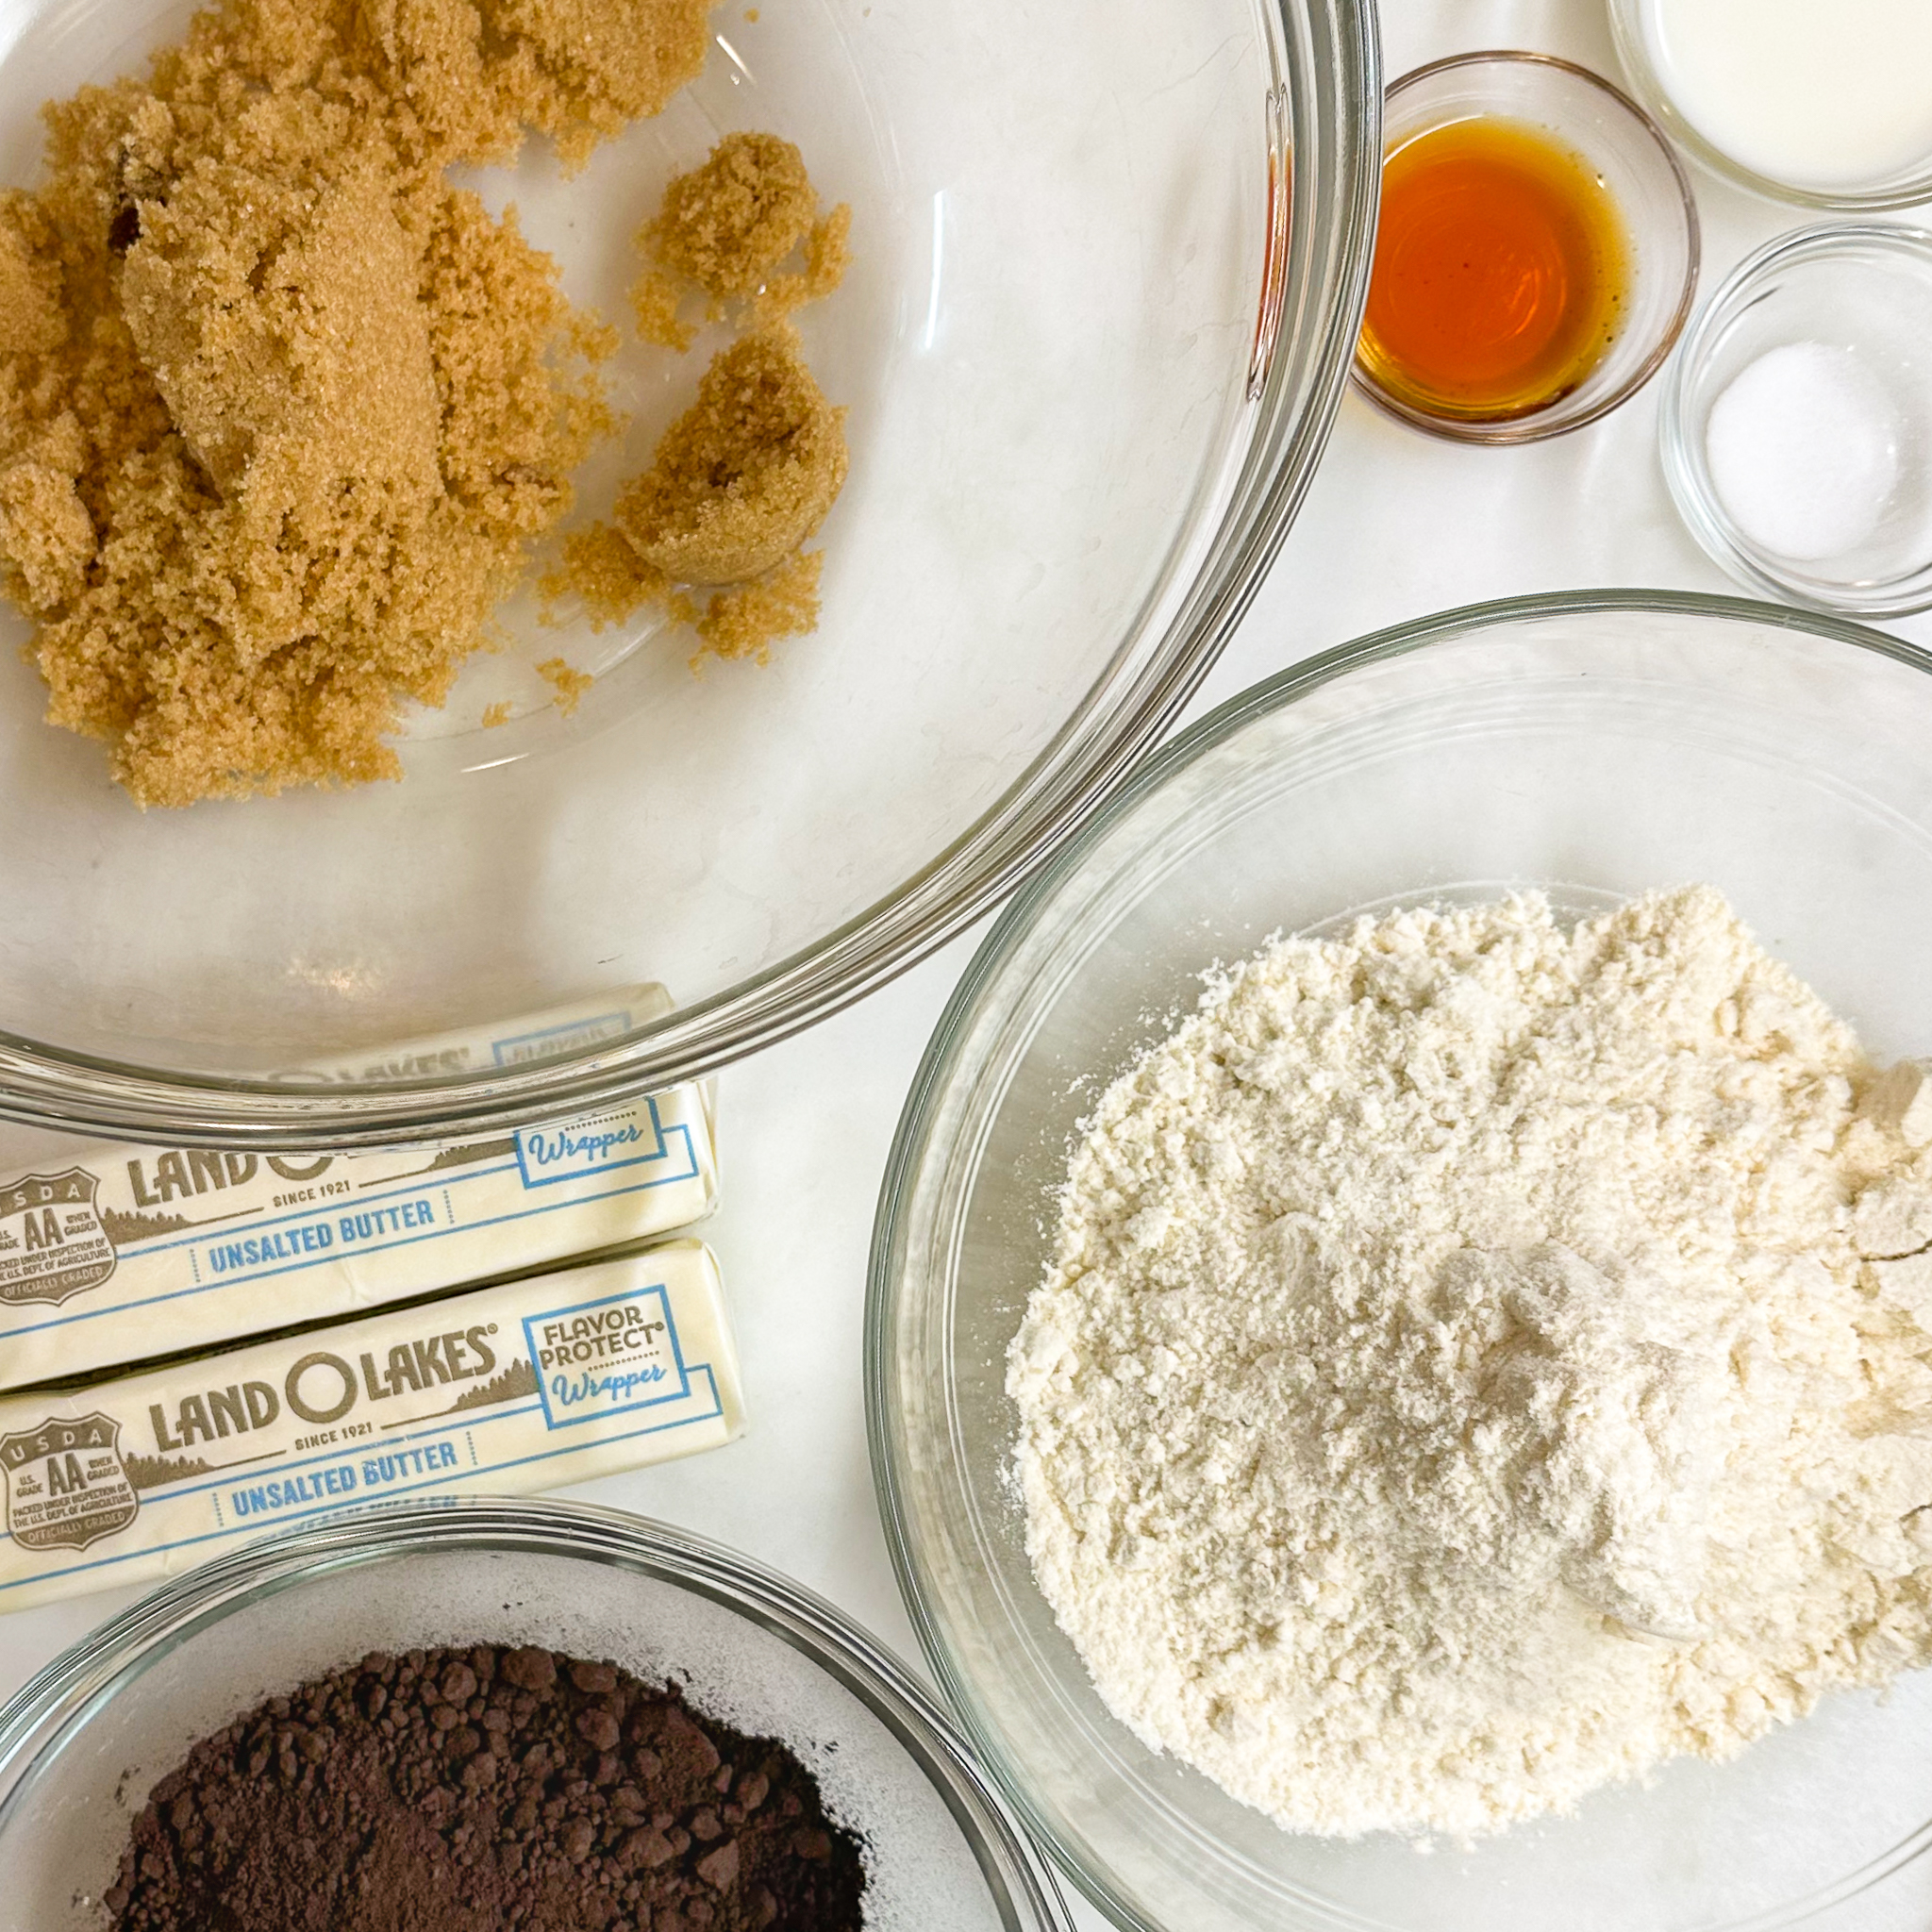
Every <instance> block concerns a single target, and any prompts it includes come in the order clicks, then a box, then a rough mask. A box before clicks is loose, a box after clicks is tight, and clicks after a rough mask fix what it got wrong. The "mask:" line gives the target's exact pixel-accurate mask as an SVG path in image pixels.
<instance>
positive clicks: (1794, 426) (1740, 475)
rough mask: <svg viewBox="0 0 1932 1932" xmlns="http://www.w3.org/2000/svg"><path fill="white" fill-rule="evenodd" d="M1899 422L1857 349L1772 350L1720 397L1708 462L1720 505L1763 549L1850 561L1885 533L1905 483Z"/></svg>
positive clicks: (1792, 345) (1813, 345)
mask: <svg viewBox="0 0 1932 1932" xmlns="http://www.w3.org/2000/svg"><path fill="white" fill-rule="evenodd" d="M1899 430H1900V424H1899V417H1898V411H1897V410H1896V408H1893V406H1892V403H1891V399H1890V397H1889V396H1888V395H1887V394H1886V392H1885V389H1884V386H1883V385H1882V384H1881V383H1880V382H1879V381H1878V379H1877V377H1876V376H1874V375H1873V374H1872V372H1871V371H1870V370H1869V369H1868V368H1866V366H1865V365H1864V364H1863V363H1862V362H1861V361H1859V359H1858V358H1857V356H1855V355H1854V354H1853V353H1852V352H1851V351H1850V350H1849V349H1838V348H1833V347H1831V346H1829V345H1828V344H1826V343H1824V342H1787V343H1785V344H1784V345H1783V346H1782V347H1780V348H1776V349H1768V350H1767V351H1766V352H1765V353H1764V354H1763V355H1762V356H1760V357H1758V358H1757V360H1756V361H1755V362H1753V363H1752V364H1751V365H1750V366H1749V367H1748V368H1747V369H1745V370H1744V371H1743V373H1742V374H1741V375H1739V376H1737V377H1736V378H1735V379H1734V380H1733V381H1732V383H1731V385H1730V387H1729V388H1728V389H1726V390H1725V391H1724V393H1723V394H1722V395H1721V396H1719V397H1718V399H1717V401H1716V402H1714V403H1713V404H1712V405H1711V407H1710V415H1709V417H1708V419H1707V422H1706V424H1705V430H1704V446H1705V456H1706V458H1707V462H1708V463H1709V466H1710V480H1711V483H1712V485H1713V486H1714V488H1715V489H1716V491H1717V494H1718V500H1719V501H1720V502H1721V503H1722V504H1723V505H1724V508H1725V510H1726V511H1727V512H1728V513H1729V515H1730V518H1731V521H1732V522H1733V523H1734V524H1736V525H1737V526H1738V528H1739V529H1740V531H1741V532H1742V533H1743V535H1744V536H1745V537H1747V538H1748V539H1749V540H1750V541H1752V542H1753V543H1755V544H1757V546H1758V547H1759V548H1760V549H1763V550H1767V551H1772V552H1774V553H1775V554H1776V555H1778V556H1780V557H1788V558H1792V559H1793V560H1794V561H1797V562H1810V561H1814V560H1816V559H1817V558H1826V557H1840V556H1842V555H1843V554H1844V553H1845V552H1846V551H1848V550H1851V549H1854V548H1856V547H1857V545H1858V544H1859V543H1861V542H1863V541H1864V540H1865V539H1866V538H1867V537H1869V536H1870V535H1871V534H1872V532H1873V531H1874V529H1876V528H1877V526H1878V521H1879V519H1880V518H1881V517H1882V516H1883V515H1884V514H1885V509H1886V506H1887V504H1888V503H1890V500H1891V493H1892V491H1893V490H1894V488H1895V487H1896V486H1897V483H1898V477H1899Z"/></svg>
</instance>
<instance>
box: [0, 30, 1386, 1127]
mask: <svg viewBox="0 0 1932 1932" xmlns="http://www.w3.org/2000/svg"><path fill="white" fill-rule="evenodd" d="M1255 21H1256V32H1257V41H1258V43H1259V44H1258V45H1257V50H1256V60H1257V67H1258V68H1259V70H1260V72H1259V74H1258V75H1257V78H1260V79H1262V80H1263V81H1264V82H1265V84H1266V88H1267V92H1266V98H1265V102H1264V108H1265V117H1264V118H1265V122H1266V128H1267V140H1266V142H1265V143H1264V144H1263V145H1264V149H1265V152H1264V153H1262V154H1261V155H1260V156H1258V157H1257V159H1258V160H1260V161H1264V162H1265V166H1266V172H1267V184H1268V187H1267V195H1268V221H1267V225H1268V229H1269V232H1268V233H1267V234H1266V235H1265V236H1257V237H1255V238H1253V239H1254V242H1255V244H1256V245H1257V247H1258V248H1260V249H1261V251H1262V255H1263V259H1262V263H1261V271H1260V279H1261V312H1260V315H1259V317H1258V319H1257V326H1256V329H1255V340H1254V346H1253V352H1252V355H1251V358H1250V366H1249V369H1248V374H1247V390H1246V410H1247V424H1246V431H1245V446H1244V447H1243V448H1242V450H1241V456H1240V460H1239V466H1238V469H1237V471H1236V473H1235V475H1234V477H1233V480H1232V483H1231V487H1230V490H1229V492H1228V495H1227V500H1226V502H1225V505H1224V508H1223V509H1222V511H1221V514H1220V517H1219V520H1218V522H1217V524H1216V525H1214V526H1213V527H1212V528H1211V529H1208V528H1204V529H1202V530H1201V531H1199V532H1197V533H1196V534H1197V537H1198V538H1199V539H1200V541H1201V542H1202V545H1203V548H1202V551H1201V555H1200V558H1199V560H1198V561H1197V562H1196V564H1195V565H1194V566H1193V568H1192V571H1191V575H1189V576H1187V577H1186V578H1182V577H1180V576H1176V577H1175V579H1174V582H1173V583H1172V584H1171V585H1170V586H1169V587H1168V588H1169V591H1170V592H1171V599H1172V608H1171V615H1170V617H1169V618H1168V621H1167V622H1166V623H1165V625H1164V626H1157V625H1155V624H1153V623H1150V622H1149V621H1148V620H1147V619H1146V618H1145V616H1144V615H1143V616H1142V617H1140V618H1137V619H1135V620H1134V621H1133V622H1131V623H1130V624H1129V625H1128V626H1127V628H1126V629H1125V631H1124V634H1123V636H1122V638H1121V639H1120V641H1119V642H1118V644H1117V647H1116V652H1115V656H1114V658H1112V659H1111V660H1110V661H1109V663H1108V665H1107V667H1105V669H1104V670H1103V671H1102V672H1101V674H1100V675H1099V676H1098V677H1097V678H1096V679H1095V681H1094V682H1093V683H1092V684H1091V685H1090V686H1089V687H1088V690H1087V691H1086V693H1085V694H1084V696H1083V697H1082V698H1081V700H1080V702H1079V705H1078V707H1077V708H1075V710H1074V712H1073V713H1072V714H1071V715H1070V716H1069V717H1067V718H1066V719H1064V720H1063V721H1062V722H1061V723H1060V724H1059V726H1058V729H1057V730H1056V731H1055V733H1054V735H1053V737H1052V738H1051V739H1050V740H1049V741H1048V742H1047V743H1046V744H1045V745H1044V746H1043V747H1042V748H1041V751H1040V752H1039V753H1038V755H1037V756H1036V757H1035V758H1033V760H1032V761H1031V763H1029V765H1028V766H1027V767H1026V769H1025V770H1024V772H1022V773H1021V774H1018V775H1017V776H1016V777H1015V778H1014V779H1013V781H1012V782H1011V783H1010V784H1009V785H1008V787H1007V789H1006V790H1005V791H1003V792H1002V793H1001V795H1000V796H999V797H998V798H997V799H995V800H994V801H993V803H992V804H991V805H990V806H989V807H988V808H986V809H985V810H984V811H983V812H982V813H980V815H979V816H978V817H977V818H976V819H975V820H974V823H973V824H971V825H969V826H968V827H967V828H966V829H965V830H963V831H962V832H961V833H959V834H958V837H957V838H955V839H954V840H953V841H951V843H950V844H948V845H947V846H946V847H945V848H944V849H943V850H941V852H939V853H937V854H936V855H934V856H933V857H932V858H929V859H928V860H927V862H926V863H925V864H924V866H923V867H922V868H921V869H920V870H919V871H918V872H916V873H914V874H912V875H911V876H910V877H909V878H908V879H906V880H904V881H902V882H901V883H900V884H898V885H897V886H895V887H894V888H893V889H892V890H891V891H889V892H887V893H885V894H884V895H883V896H881V897H880V898H878V899H877V900H875V901H874V903H873V904H872V905H870V906H868V907H867V908H863V909H862V910H861V911H859V912H858V913H856V914H855V915H853V916H852V917H851V918H850V919H848V920H846V921H845V922H844V923H843V924H841V925H839V926H837V927H835V928H833V929H832V930H830V931H828V932H825V933H823V934H821V935H819V936H818V937H817V938H816V939H814V940H813V941H810V942H809V943H808V944H807V945H805V946H803V947H801V948H799V949H798V950H796V951H795V952H793V953H791V955H789V956H787V957H786V958H780V959H777V960H775V961H773V962H771V963H769V964H767V965H766V966H764V967H762V968H761V969H759V970H758V972H756V973H754V974H751V975H750V976H749V977H747V978H745V979H743V980H741V981H738V982H736V983H734V984H732V985H730V986H727V987H725V988H724V989H722V990H721V991H717V992H714V993H711V994H708V995H707V996H706V997H704V998H702V999H697V1000H693V1001H691V1003H690V1004H689V1005H686V1006H683V1007H680V1008H676V1009H675V1011H674V1012H672V1013H671V1014H669V1015H668V1016H666V1017H665V1018H663V1019H661V1020H659V1021H657V1022H655V1023H653V1024H649V1025H646V1026H644V1027H642V1028H640V1029H638V1030H637V1031H635V1032H633V1033H631V1034H628V1035H626V1036H625V1037H623V1038H622V1039H620V1040H618V1041H614V1042H605V1043H602V1044H601V1045H597V1044H593V1045H591V1046H587V1047H585V1048H583V1049H581V1050H580V1051H577V1052H575V1053H573V1054H570V1055H566V1056H560V1057H558V1058H555V1059H550V1060H544V1061H539V1062H535V1063H531V1064H528V1065H526V1066H525V1067H523V1068H521V1069H496V1070H491V1071H488V1072H486V1073H482V1074H458V1075H450V1076H446V1077H443V1078H441V1079H431V1080H423V1081H398V1082H395V1083H393V1084H384V1085H381V1086H374V1085H372V1086H368V1087H359V1088H357V1087H347V1086H342V1085H334V1086H327V1087H319V1086H300V1087H297V1086H282V1085H277V1084H275V1083H272V1082H269V1081H265V1080H258V1079H252V1078H244V1077H241V1076H227V1075H215V1074H187V1073H180V1072H175V1071H172V1070H166V1069H157V1068H152V1067H142V1066H138V1065H133V1064H129V1063H126V1062H124V1061H122V1060H119V1059H116V1058H111V1057H108V1056H104V1055H99V1054H91V1053H85V1052H81V1051H77V1050H70V1049H64V1048H55V1047H50V1046H47V1045H45V1044H43V1043H42V1042H39V1041H34V1040H32V1039H29V1038H27V1037H26V1036H25V1035H22V1034H19V1033H16V1032H10V1031H8V1029H7V1028H6V1027H5V1026H4V1025H0V1117H5V1118H8V1119H11V1120H16V1121H21V1122H25V1123H27V1124H33V1125H37V1126H44V1127H50V1128H54V1129H58V1130H60V1131H63V1132H73V1133H79V1132H85V1133H92V1134H100V1135H105V1136H109V1137H113V1138H118V1139H124V1140H131V1141H150V1142H159V1143H162V1144H166V1145H170V1146H175V1145H179V1146H196V1145H204V1146H208V1145H220V1146H229V1147H246V1146H256V1147H263V1148H270V1149H275V1150H282V1149H287V1150H289V1151H300V1150H315V1149H339V1150H340V1149H349V1148H353V1147H357V1146H370V1145H379V1146H397V1145H404V1144H408V1143H410V1142H422V1141H436V1140H447V1139H454V1138H458V1137H467V1136H469V1135H471V1134H473V1133H477V1132H482V1131H485V1130H489V1129H496V1130H499V1131H501V1130H505V1129H508V1128H513V1127H519V1126H527V1125H529V1124H532V1123H534V1122H536V1121H539V1120H555V1119H558V1118H561V1117H564V1116H568V1115H571V1114H577V1113H587V1112H590V1111H592V1110H593V1109H596V1108H603V1107H608V1106H611V1105H614V1104H618V1103H621V1102H624V1101H628V1100H632V1099H634V1098H635V1097H636V1096H637V1095H639V1094H641V1093H644V1092H649V1091H654V1090H657V1089H661V1088H664V1087H667V1086H671V1085H674V1084H675V1083H677V1082H679V1081H684V1080H690V1079H695V1078H698V1077H701V1076H702V1075H704V1074H708V1073H711V1072H714V1071H715V1070H716V1069H717V1068H719V1067H721V1066H723V1065H724V1064H726V1063H727V1062H729V1061H731V1060H734V1059H737V1058H742V1057H743V1056H745V1055H747V1054H750V1053H753V1052H755V1051H758V1050H759V1049H761V1048H764V1047H767V1046H771V1045H774V1044H775V1043H776V1042H777V1041H781V1040H784V1039H787V1038H789V1037H790V1036H791V1034H793V1033H796V1032H799V1031H802V1030H803V1029H804V1028H806V1027H808V1026H810V1025H812V1024H815V1023H817V1022H818V1021H820V1020H822V1019H824V1018H826V1017H827V1016H829V1015H831V1014H833V1013H835V1012H838V1011H841V1009H842V1008H845V1007H848V1006H850V1005H852V1004H854V1003H855V1002H857V1001H858V1000H859V999H862V998H864V997H865V996H866V995H867V994H868V993H871V992H873V991H876V990H877V989H878V988H879V987H881V986H883V985H885V984H887V983H888V982H889V981H890V980H891V979H892V978H894V977H896V975H897V974H900V973H902V972H904V971H906V970H907V969H908V968H909V967H910V966H912V965H913V964H915V963H916V962H917V961H918V960H920V959H922V958H924V957H925V956H926V955H928V954H929V953H932V952H934V951H936V950H937V949H938V948H939V947H940V946H941V945H943V944H945V943H946V941H949V940H951V939H952V938H954V937H955V936H956V935H957V934H958V933H959V932H961V931H963V930H964V929H965V928H966V927H967V926H969V925H970V924H973V923H974V921H975V920H976V919H978V918H979V917H981V916H982V914H984V913H985V912H986V911H987V909H988V908H990V907H991V906H992V905H993V904H994V903H996V902H997V900H999V899H1000V898H1001V897H1002V896H1004V895H1005V894H1006V893H1008V892H1009V891H1012V889H1013V888H1014V887H1015V885H1016V884H1017V883H1018V882H1019V881H1020V880H1021V879H1022V878H1024V876H1025V875H1026V874H1027V873H1028V872H1029V871H1030V870H1031V869H1032V868H1033V867H1034V866H1036V865H1037V864H1038V863H1039V862H1040V861H1041V859H1042V858H1043V857H1044V856H1045V855H1046V854H1047V853H1049V852H1050V851H1051V850H1052V849H1053V847H1054V846H1055V845H1056V844H1057V843H1058V841H1061V840H1062V839H1064V838H1065V837H1067V836H1068V835H1069V834H1070V833H1071V832H1072V831H1073V830H1074V827H1075V826H1077V824H1079V823H1080V821H1081V819H1082V818H1083V817H1085V816H1086V815H1087V814H1088V813H1089V812H1091V810H1092V809H1094V808H1095V807H1096V806H1097V805H1098V804H1099V803H1100V802H1101V801H1102V800H1104V799H1105V798H1106V797H1107V795H1108V792H1109V791H1111V790H1112V788H1113V787H1114V786H1115V785H1117V784H1119V783H1120V782H1121V781H1122V779H1123V778H1124V775H1125V774H1126V773H1127V772H1129V771H1130V770H1131V769H1132V767H1133V766H1134V764H1135V762H1136V761H1137V760H1138V759H1139V758H1141V756H1142V754H1143V753H1145V752H1146V751H1147V750H1148V749H1149V748H1150V747H1151V746H1152V745H1154V744H1155V743H1156V742H1158V740H1159V738H1160V736H1161V735H1162V733H1164V732H1165V731H1166V730H1167V729H1168V728H1169V727H1170V726H1171V725H1172V724H1173V723H1174V718H1175V717H1176V716H1177V714H1178V713H1179V711H1180V710H1181V708H1182V707H1183V706H1184V705H1185V704H1186V703H1187V701H1188V699H1189V697H1190V696H1191V694H1192V692H1193V691H1194V690H1195V689H1196V687H1197V686H1198V685H1199V683H1200V681H1201V679H1202V678H1203V677H1205V676H1206V675H1207V674H1208V671H1209V670H1210V669H1211V668H1212V666H1213V663H1214V661H1215V659H1216V658H1218V657H1219V655H1220V653H1221V650H1222V648H1223V646H1224V644H1225V643H1226V641H1227V639H1228V638H1229V637H1230V636H1231V635H1232V633H1233V631H1234V628H1235V626H1236V625H1237V624H1238V623H1239V622H1240V620H1241V616H1242V614H1243V613H1244V612H1245V611H1246V609H1247V608H1248V606H1249V604H1250V603H1251V602H1252V601H1253V598H1254V595H1255V592H1256V591H1257V588H1258V587H1259V584H1260V581H1261V579H1262V577H1263V576H1264V575H1266V573H1267V570H1268V567H1269V566H1270V564H1271V563H1272V562H1273V561H1274V557H1275V556H1276V554H1277V553H1278V551H1279V550H1280V547H1281V544H1282V542H1283V541H1284V539H1285V538H1286V536H1287V533H1288V529H1289V525H1291V522H1292V521H1293V517H1294V513H1295V511H1296V509H1297V508H1299V507H1300V504H1301V500H1302V497H1303V496H1304V494H1305V493H1306V491H1307V486H1308V484H1309V482H1310V481H1311V480H1312V477H1313V475H1314V472H1315V469H1316V467H1317V463H1318V461H1319V458H1320V457H1321V454H1322V451H1323V449H1324V447H1325V445H1326V442H1327V439H1328V435H1329V432H1330V430H1331V428H1332V427H1333V425H1334V420H1335V414H1336V411H1337V409H1338V408H1339V407H1340V405H1341V394H1342V391H1343V390H1344V389H1345V388H1346V387H1347V382H1348V369H1349V364H1350V361H1351V359H1352V358H1353V356H1354V353H1355V343H1356V338H1357V335H1358V334H1359V332H1360V327H1361V315H1362V308H1363V306H1364V304H1365V303H1366V301H1367V299H1368V278H1369V267H1370V262H1371V258H1372V256H1373V252H1374V224H1375V211H1376V205H1377V199H1378V194H1379V190H1380V182H1381V120H1380V115H1381V104H1382V91H1381V50H1380V41H1379V36H1378V34H1377V30H1376V25H1375V11H1374V0H1260V4H1259V5H1258V6H1257V8H1256V9H1255ZM1311 36H1312V37H1313V40H1314V46H1315V50H1316V51H1317V52H1318V53H1319V54H1320V56H1321V57H1322V58H1305V57H1306V56H1307V54H1308V52H1309V43H1310V39H1311ZM1291 163H1294V164H1291Z"/></svg>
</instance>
